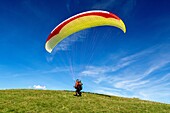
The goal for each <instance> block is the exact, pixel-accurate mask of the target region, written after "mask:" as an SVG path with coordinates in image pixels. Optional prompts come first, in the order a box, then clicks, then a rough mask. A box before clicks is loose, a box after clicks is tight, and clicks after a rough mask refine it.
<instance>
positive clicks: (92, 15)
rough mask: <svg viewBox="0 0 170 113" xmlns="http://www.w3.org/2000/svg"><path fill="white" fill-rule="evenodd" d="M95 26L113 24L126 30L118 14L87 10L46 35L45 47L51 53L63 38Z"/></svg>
mask: <svg viewBox="0 0 170 113" xmlns="http://www.w3.org/2000/svg"><path fill="white" fill-rule="evenodd" d="M96 26H114V27H117V28H120V29H121V30H122V31H123V32H124V33H125V32H126V27H125V24H124V23H123V21H122V20H121V19H120V18H119V17H118V16H116V15H114V14H112V13H110V12H107V11H87V12H84V13H80V14H77V15H75V16H72V17H70V18H69V19H67V20H65V21H63V22H62V23H60V24H59V25H58V26H57V27H56V28H55V29H54V30H53V31H52V32H51V34H50V35H49V36H48V39H47V41H46V44H45V48H46V50H47V51H48V52H49V53H51V52H52V50H53V48H54V47H55V46H56V45H57V44H58V43H59V42H60V41H62V40H63V39H64V38H66V37H68V36H69V35H71V34H73V33H75V32H78V31H80V30H83V29H87V28H91V27H96Z"/></svg>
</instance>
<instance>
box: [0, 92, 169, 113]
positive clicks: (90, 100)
mask: <svg viewBox="0 0 170 113" xmlns="http://www.w3.org/2000/svg"><path fill="white" fill-rule="evenodd" d="M73 94H74V92H71V91H51V90H0V112H5V113H6V112H14V113H16V112H19V113H61V112H63V113H67V112H69V113H93V112H97V113H99V112H109V113H170V104H162V103H156V102H150V101H143V100H139V99H136V98H132V99H129V98H121V97H116V96H107V95H99V94H92V93H83V96H82V97H76V96H73Z"/></svg>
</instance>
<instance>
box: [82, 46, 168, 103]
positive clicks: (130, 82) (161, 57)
mask: <svg viewBox="0 0 170 113" xmlns="http://www.w3.org/2000/svg"><path fill="white" fill-rule="evenodd" d="M169 46H170V45H169V44H162V45H156V46H153V47H150V48H147V49H145V50H142V51H141V52H137V53H134V54H131V55H129V56H126V57H122V58H120V60H119V61H117V62H115V64H117V65H116V66H115V65H109V66H90V67H86V69H85V70H84V71H82V72H81V75H82V76H86V77H91V78H92V80H93V82H94V83H96V84H99V85H102V84H103V83H105V85H106V84H107V85H108V86H110V87H111V88H113V89H119V90H121V91H122V92H126V93H123V94H122V93H120V92H117V91H112V90H109V91H108V90H106V89H101V88H99V90H98V91H97V92H100V93H104V92H108V94H114V93H117V94H120V96H128V97H138V98H142V99H151V100H152V99H154V98H153V96H154V94H156V95H158V96H159V98H161V97H163V96H167V95H169V93H168V91H169V90H170V88H169V86H170V75H169V69H170V68H168V67H169V64H170V52H169V51H167V48H169ZM122 56H123V55H122ZM161 92H164V93H165V94H162V93H161ZM154 100H158V99H156V98H155V99H154Z"/></svg>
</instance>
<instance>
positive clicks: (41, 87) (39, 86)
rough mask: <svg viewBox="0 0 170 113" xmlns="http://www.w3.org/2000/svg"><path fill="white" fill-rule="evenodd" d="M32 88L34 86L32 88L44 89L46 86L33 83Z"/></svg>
mask: <svg viewBox="0 0 170 113" xmlns="http://www.w3.org/2000/svg"><path fill="white" fill-rule="evenodd" d="M33 88H34V89H43V90H45V89H46V86H42V85H34V86H33Z"/></svg>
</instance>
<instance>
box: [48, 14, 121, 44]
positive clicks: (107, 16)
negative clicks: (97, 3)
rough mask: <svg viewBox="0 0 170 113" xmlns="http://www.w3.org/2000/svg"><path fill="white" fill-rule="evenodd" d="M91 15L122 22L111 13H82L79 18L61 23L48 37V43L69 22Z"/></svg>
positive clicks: (72, 18)
mask: <svg viewBox="0 0 170 113" xmlns="http://www.w3.org/2000/svg"><path fill="white" fill-rule="evenodd" d="M91 15H96V16H102V17H105V18H114V19H117V20H120V18H119V17H118V16H116V15H114V14H112V13H109V12H102V11H101V12H87V13H82V14H79V15H77V16H74V17H71V18H70V19H68V20H66V21H64V22H63V23H61V24H60V25H59V26H58V27H57V28H55V30H54V31H53V32H52V33H51V34H50V35H49V36H48V38H47V40H46V42H47V41H48V40H50V39H51V38H52V37H53V36H54V35H56V34H58V33H59V32H60V30H61V29H62V28H63V27H64V26H65V25H66V24H68V23H69V22H71V21H73V20H75V19H77V18H80V17H83V16H91Z"/></svg>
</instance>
